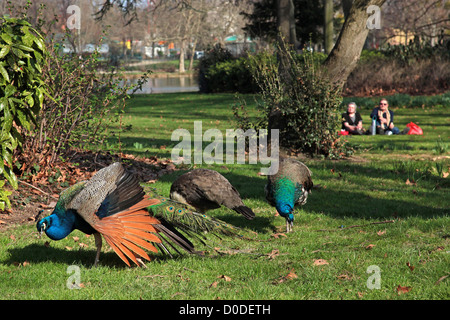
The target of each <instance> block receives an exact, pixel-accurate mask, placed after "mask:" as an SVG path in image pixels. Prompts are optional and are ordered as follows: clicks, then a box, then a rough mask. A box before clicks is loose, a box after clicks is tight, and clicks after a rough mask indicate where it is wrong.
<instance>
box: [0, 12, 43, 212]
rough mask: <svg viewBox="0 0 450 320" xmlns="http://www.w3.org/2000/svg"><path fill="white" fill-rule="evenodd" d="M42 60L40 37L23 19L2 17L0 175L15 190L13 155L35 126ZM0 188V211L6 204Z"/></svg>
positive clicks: (7, 202)
mask: <svg viewBox="0 0 450 320" xmlns="http://www.w3.org/2000/svg"><path fill="white" fill-rule="evenodd" d="M45 57H46V49H45V43H44V39H43V38H42V36H41V35H40V34H39V33H38V32H37V31H36V30H35V29H34V28H33V27H32V26H31V25H30V24H29V23H28V22H27V21H26V20H23V19H16V18H9V17H6V16H4V17H3V18H2V22H1V29H0V97H1V98H0V126H1V127H0V129H1V134H0V140H1V144H0V145H1V147H0V151H1V161H0V174H1V175H2V176H3V177H4V178H5V179H6V180H7V181H8V182H9V183H10V184H11V186H12V187H13V188H14V189H17V177H16V176H15V174H14V172H13V170H12V166H13V153H14V151H15V150H16V149H17V148H19V149H20V148H21V147H22V135H21V133H22V130H24V129H27V130H30V129H31V127H32V125H33V123H35V122H36V115H37V114H38V112H39V110H40V108H41V106H42V103H43V100H44V94H45V93H46V90H45V82H44V80H43V75H42V66H43V64H44V60H45ZM3 188H4V183H3V182H2V183H1V185H0V209H4V207H5V205H7V206H9V205H10V203H9V201H8V198H7V195H8V194H7V192H6V191H5V190H4V189H3Z"/></svg>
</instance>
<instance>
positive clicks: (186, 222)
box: [146, 190, 242, 235]
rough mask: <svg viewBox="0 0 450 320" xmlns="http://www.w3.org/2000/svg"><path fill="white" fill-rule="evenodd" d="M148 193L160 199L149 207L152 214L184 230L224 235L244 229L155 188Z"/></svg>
mask: <svg viewBox="0 0 450 320" xmlns="http://www.w3.org/2000/svg"><path fill="white" fill-rule="evenodd" d="M146 193H147V195H148V196H149V197H150V198H152V199H158V200H159V201H160V202H159V203H156V204H154V205H152V206H150V207H148V208H147V209H148V210H149V211H150V212H151V214H152V215H153V216H154V217H155V218H157V219H162V220H165V221H167V222H169V223H170V224H172V225H173V226H175V227H177V228H180V229H182V230H183V231H186V232H189V233H196V234H201V233H214V234H223V235H237V233H238V232H240V231H242V229H240V228H238V227H235V226H233V225H231V224H229V223H226V222H224V221H222V220H219V219H217V218H213V217H211V216H208V215H206V214H203V213H198V212H195V211H193V210H191V209H190V207H189V206H187V205H185V204H183V203H180V202H177V201H174V200H172V199H170V198H166V197H162V196H160V195H158V194H157V193H156V192H155V191H154V190H151V191H147V192H146Z"/></svg>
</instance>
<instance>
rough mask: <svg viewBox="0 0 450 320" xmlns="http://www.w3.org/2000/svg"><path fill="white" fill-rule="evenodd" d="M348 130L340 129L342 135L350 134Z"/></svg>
mask: <svg viewBox="0 0 450 320" xmlns="http://www.w3.org/2000/svg"><path fill="white" fill-rule="evenodd" d="M348 133H349V132H348V131H347V130H341V131H339V135H340V136H348Z"/></svg>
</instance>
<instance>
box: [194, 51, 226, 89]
mask: <svg viewBox="0 0 450 320" xmlns="http://www.w3.org/2000/svg"><path fill="white" fill-rule="evenodd" d="M232 58H233V56H232V55H231V53H230V51H228V50H226V49H224V48H222V46H220V45H216V46H214V48H212V49H211V50H208V51H207V52H206V54H205V55H204V56H203V57H202V58H201V59H200V62H199V65H198V69H199V71H198V85H199V90H200V92H202V93H211V92H213V91H212V87H211V85H210V83H209V81H210V79H209V78H208V70H209V68H210V67H211V66H213V65H215V64H217V63H219V62H224V61H228V60H231V59H232Z"/></svg>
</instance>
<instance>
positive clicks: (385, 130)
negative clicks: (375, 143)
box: [369, 99, 403, 135]
mask: <svg viewBox="0 0 450 320" xmlns="http://www.w3.org/2000/svg"><path fill="white" fill-rule="evenodd" d="M388 108H389V103H388V101H387V100H386V99H381V100H380V105H379V106H378V107H376V108H374V109H373V110H372V113H371V114H370V118H371V119H375V120H376V126H377V128H376V131H377V132H376V133H377V134H387V135H391V134H399V133H400V130H399V129H398V128H397V127H396V126H394V112H393V111H392V110H389V109H388ZM369 131H370V132H371V133H372V127H370V129H369ZM402 133H403V132H402Z"/></svg>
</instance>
